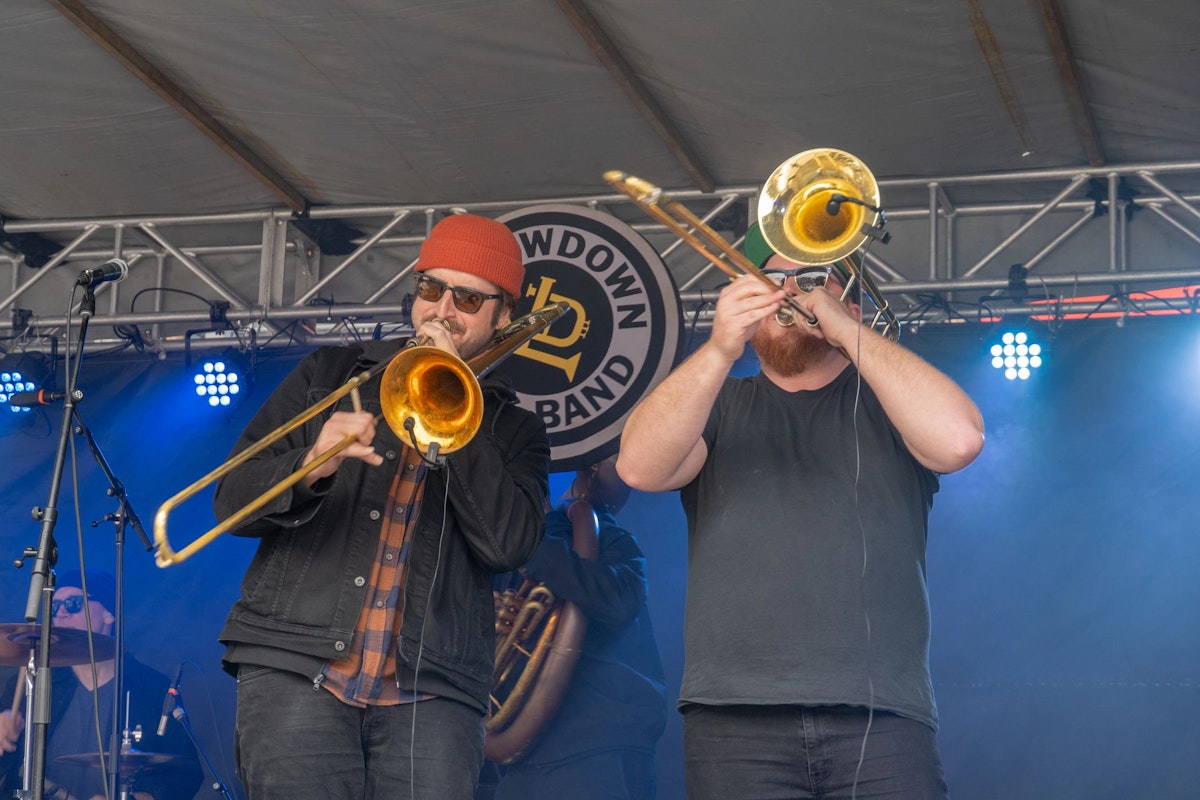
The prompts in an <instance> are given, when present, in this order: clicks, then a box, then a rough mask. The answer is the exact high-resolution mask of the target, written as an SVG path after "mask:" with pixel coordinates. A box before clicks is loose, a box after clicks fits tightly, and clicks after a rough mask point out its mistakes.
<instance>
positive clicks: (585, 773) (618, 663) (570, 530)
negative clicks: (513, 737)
mask: <svg viewBox="0 0 1200 800" xmlns="http://www.w3.org/2000/svg"><path fill="white" fill-rule="evenodd" d="M615 462H616V456H615V455H614V456H612V457H610V458H607V459H605V460H603V461H601V462H599V463H596V464H593V465H591V466H590V467H589V468H587V469H583V470H579V471H578V472H577V473H576V475H575V479H574V481H573V482H572V484H571V487H570V489H569V490H568V491H567V493H566V494H565V495H564V497H563V498H562V501H561V502H560V504H559V505H558V507H556V508H555V509H553V510H552V511H550V512H548V513H547V515H546V536H545V538H544V539H543V540H542V542H541V544H540V545H539V546H538V549H537V550H536V551H535V553H534V555H533V557H532V558H531V559H530V560H529V562H528V563H527V564H525V566H524V567H522V568H521V570H520V574H510V575H508V576H498V578H497V581H498V584H502V585H498V588H499V589H500V590H501V591H502V590H503V589H505V588H508V589H510V590H511V589H512V588H513V587H517V586H519V585H521V584H523V583H525V580H526V579H529V580H531V581H535V582H537V583H538V584H539V585H542V586H544V587H545V588H547V589H548V590H549V591H550V592H552V593H553V595H554V597H555V598H556V599H561V600H562V601H566V602H569V603H572V604H574V605H575V606H576V607H577V608H578V609H579V610H580V611H581V612H582V614H583V616H584V617H585V618H586V620H587V628H586V634H585V635H584V636H583V641H582V647H581V651H582V652H580V653H579V658H578V661H577V662H576V663H575V665H574V669H573V672H572V674H571V677H570V682H569V685H568V687H567V689H566V692H565V694H564V695H563V697H562V699H561V701H560V703H559V704H558V707H557V709H556V710H555V711H554V713H553V715H552V716H551V717H550V718H549V719H548V720H547V722H546V724H545V727H544V728H543V729H542V731H541V732H540V733H539V734H538V736H537V738H536V740H535V741H534V742H533V744H532V745H531V746H530V747H529V749H528V750H527V751H526V752H525V753H524V754H523V755H522V756H521V757H520V759H519V760H517V761H516V762H515V763H512V764H509V765H508V766H506V767H502V768H496V767H494V766H493V767H489V769H487V770H485V774H484V780H485V781H488V780H498V781H499V785H498V786H497V787H496V789H495V797H496V798H497V800H502V799H505V798H521V799H522V800H524V799H525V798H527V797H531V796H536V797H571V798H580V799H581V800H586V798H589V797H606V798H612V797H628V798H649V797H653V796H654V793H655V764H654V749H655V745H656V742H657V741H658V738H659V736H661V735H662V732H663V728H664V727H665V725H666V708H667V706H666V693H665V686H664V678H663V668H662V662H661V660H660V658H659V653H658V645H657V643H656V642H655V639H654V631H653V629H652V627H651V624H650V614H649V612H648V610H647V608H646V572H645V556H644V555H643V554H642V551H641V548H640V547H638V543H637V540H636V539H635V538H634V536H633V534H632V533H630V532H629V531H628V530H626V529H625V528H623V527H621V526H620V525H619V524H618V523H617V520H616V518H615V516H614V515H615V514H616V513H617V512H618V511H620V509H621V507H622V506H623V505H624V504H625V501H626V499H627V498H628V496H629V491H630V490H629V487H628V486H626V485H625V484H624V483H622V481H621V479H620V478H619V477H618V476H617V472H616V468H615V466H614V464H615ZM580 500H582V501H584V502H586V503H588V504H590V506H591V508H592V509H594V510H595V519H596V523H597V530H598V550H597V553H596V557H595V558H585V557H582V556H580V554H579V553H578V552H576V548H575V547H573V544H572V542H573V540H574V538H575V536H576V531H577V530H578V525H577V524H576V525H573V524H572V519H571V517H570V516H568V512H569V511H570V510H571V507H572V504H575V512H578V510H579V503H578V501H580ZM588 516H589V517H590V514H589V515H588ZM577 519H578V517H577ZM498 596H499V595H498ZM529 702H530V703H532V702H533V701H532V700H531V701H529ZM488 735H489V737H491V736H492V734H491V732H489V734H488ZM489 744H490V743H489ZM486 750H487V746H485V751H486Z"/></svg>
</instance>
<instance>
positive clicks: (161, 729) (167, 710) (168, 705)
mask: <svg viewBox="0 0 1200 800" xmlns="http://www.w3.org/2000/svg"><path fill="white" fill-rule="evenodd" d="M182 676H183V662H182V661H180V662H179V666H177V667H176V668H175V678H174V679H173V680H172V681H171V685H170V686H168V687H167V693H166V695H164V696H163V707H162V716H161V717H159V718H158V735H159V736H163V735H164V734H166V732H167V718H168V717H170V716H171V712H172V711H174V710H175V703H176V702H177V701H176V699H175V698H177V697H179V679H180V678H181V677H182Z"/></svg>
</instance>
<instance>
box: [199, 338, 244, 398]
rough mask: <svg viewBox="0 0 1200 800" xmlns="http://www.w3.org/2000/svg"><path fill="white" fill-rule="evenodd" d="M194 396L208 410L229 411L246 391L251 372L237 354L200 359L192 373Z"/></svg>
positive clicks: (234, 352)
mask: <svg viewBox="0 0 1200 800" xmlns="http://www.w3.org/2000/svg"><path fill="white" fill-rule="evenodd" d="M192 381H193V384H194V387H195V392H196V396H197V397H198V398H199V399H200V401H201V402H202V403H204V405H207V406H209V407H210V408H230V407H232V406H233V405H234V404H236V403H237V402H238V400H239V399H241V397H242V395H244V394H246V393H247V392H248V391H249V383H250V372H249V370H248V369H246V366H245V360H244V359H243V358H242V357H241V354H239V353H238V352H237V351H226V352H224V353H222V354H221V355H219V356H216V357H213V358H205V359H203V360H201V361H200V362H199V363H198V364H197V366H196V370H195V372H194V373H193V374H192Z"/></svg>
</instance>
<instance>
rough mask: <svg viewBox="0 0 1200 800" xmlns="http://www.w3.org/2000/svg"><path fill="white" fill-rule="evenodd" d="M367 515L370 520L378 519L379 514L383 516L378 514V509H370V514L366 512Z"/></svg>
mask: <svg viewBox="0 0 1200 800" xmlns="http://www.w3.org/2000/svg"><path fill="white" fill-rule="evenodd" d="M367 516H369V517H370V518H371V519H372V520H378V519H379V518H380V517H381V516H383V515H382V514H380V513H379V511H378V510H375V511H372V512H371V513H370V514H368V515H367Z"/></svg>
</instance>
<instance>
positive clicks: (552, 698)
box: [483, 499, 600, 764]
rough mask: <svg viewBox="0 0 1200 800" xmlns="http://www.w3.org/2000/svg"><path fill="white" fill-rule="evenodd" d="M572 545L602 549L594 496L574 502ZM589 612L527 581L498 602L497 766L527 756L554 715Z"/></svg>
mask: <svg viewBox="0 0 1200 800" xmlns="http://www.w3.org/2000/svg"><path fill="white" fill-rule="evenodd" d="M567 517H568V518H569V519H570V520H571V531H572V540H571V547H572V549H573V550H574V551H575V552H576V553H577V554H578V555H579V556H580V557H581V558H590V559H594V558H596V556H597V555H598V552H599V542H600V525H599V522H598V520H597V519H596V512H595V510H594V509H593V508H592V505H591V503H589V502H588V501H587V500H583V499H576V500H573V501H572V502H571V504H570V505H569V506H568V507H567ZM586 633H587V617H585V616H584V615H583V612H582V611H580V610H579V607H578V606H576V605H575V604H574V603H569V602H566V601H565V600H562V599H560V598H556V597H555V596H554V593H553V592H552V591H550V589H549V588H548V587H547V586H546V585H545V584H540V583H535V582H534V581H532V580H529V579H526V580H525V582H524V583H523V584H522V585H521V587H520V588H519V589H517V590H515V591H514V590H511V589H510V590H507V591H505V592H504V593H503V594H501V595H500V596H499V598H498V599H497V610H496V666H495V671H494V673H493V678H492V692H491V696H490V702H489V709H488V716H487V719H486V720H485V721H484V732H485V737H484V743H483V754H484V755H485V756H486V757H487V758H488V760H489V761H492V762H494V763H496V764H512V763H513V762H516V761H519V760H521V758H523V757H524V756H525V754H526V753H528V752H529V750H530V749H531V748H532V747H533V745H534V744H536V743H537V740H538V737H539V736H541V734H542V731H543V730H545V728H546V725H547V724H548V723H549V722H550V720H551V719H552V718H553V717H554V714H555V712H556V711H557V710H558V705H559V703H561V702H562V698H563V696H564V695H565V694H566V692H567V688H568V687H569V685H570V682H571V675H572V673H573V672H574V671H575V664H576V663H577V662H578V661H579V656H580V653H581V648H582V646H583V637H584V635H585V634H586Z"/></svg>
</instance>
